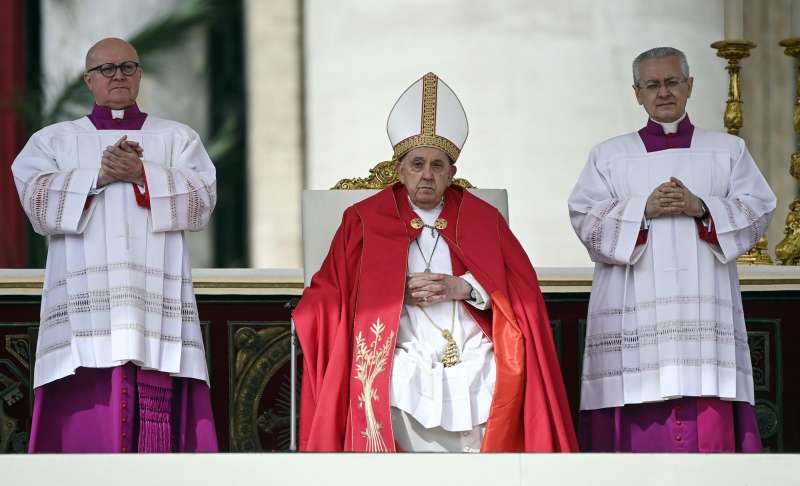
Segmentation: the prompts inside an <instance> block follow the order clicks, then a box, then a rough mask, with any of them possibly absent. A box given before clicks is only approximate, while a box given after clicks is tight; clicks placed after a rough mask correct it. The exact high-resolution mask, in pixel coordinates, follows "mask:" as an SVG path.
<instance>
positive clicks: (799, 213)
mask: <svg viewBox="0 0 800 486" xmlns="http://www.w3.org/2000/svg"><path fill="white" fill-rule="evenodd" d="M780 45H781V46H782V47H785V48H786V49H785V50H784V51H783V52H784V54H786V55H787V56H792V57H793V58H795V60H797V59H800V38H799V37H790V38H788V39H784V40H782V41H781V42H780ZM797 79H798V82H800V65H798V67H797ZM792 124H793V125H794V131H795V134H800V84H798V85H797V93H796V96H795V102H794V115H793V117H792ZM789 174H791V176H792V177H794V178H795V179H796V180H798V181H800V152H795V153H793V154H792V160H791V163H790V166H789ZM783 234H784V235H786V236H785V238H783V240H781V242H780V243H778V245H777V246H776V247H775V257H776V258H777V259H778V260H780V261H781V263H783V264H784V265H800V197H796V198H794V201H792V203H791V204H789V214H787V215H786V224H785V226H784V228H783Z"/></svg>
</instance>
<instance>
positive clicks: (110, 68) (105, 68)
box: [86, 61, 139, 78]
mask: <svg viewBox="0 0 800 486" xmlns="http://www.w3.org/2000/svg"><path fill="white" fill-rule="evenodd" d="M117 69H119V70H120V71H122V74H124V75H125V76H133V73H135V72H136V70H137V69H139V63H138V62H136V61H125V62H123V63H120V64H114V63H113V62H107V63H105V64H101V65H99V66H95V67H93V68H92V69H87V70H86V72H87V73H90V72H92V71H99V72H100V74H102V75H103V76H104V77H106V78H113V77H114V75H116V74H117Z"/></svg>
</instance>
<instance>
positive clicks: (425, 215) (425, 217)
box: [408, 196, 444, 224]
mask: <svg viewBox="0 0 800 486" xmlns="http://www.w3.org/2000/svg"><path fill="white" fill-rule="evenodd" d="M408 204H410V205H411V209H412V210H413V211H414V212H415V213H417V215H418V216H419V217H420V218H422V221H424V222H425V224H432V221H436V218H438V217H439V215H440V214H441V213H442V209H444V198H442V200H441V201H439V204H437V205H436V206H434V207H432V208H431V209H422V208H420V207H417V206H416V205H415V204H414V203H413V202H412V201H411V196H409V197H408Z"/></svg>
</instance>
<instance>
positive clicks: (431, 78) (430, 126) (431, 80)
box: [420, 73, 439, 136]
mask: <svg viewBox="0 0 800 486" xmlns="http://www.w3.org/2000/svg"><path fill="white" fill-rule="evenodd" d="M438 87H439V78H437V77H436V75H435V74H433V73H428V74H426V75H425V76H424V77H423V78H422V129H421V130H420V133H421V134H422V135H428V136H433V135H436V90H437V88H438Z"/></svg>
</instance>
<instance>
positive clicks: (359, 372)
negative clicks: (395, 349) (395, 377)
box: [356, 318, 394, 452]
mask: <svg viewBox="0 0 800 486" xmlns="http://www.w3.org/2000/svg"><path fill="white" fill-rule="evenodd" d="M385 329H386V325H385V324H383V323H382V322H381V320H380V318H378V320H377V321H375V322H374V323H373V324H372V326H370V331H372V334H374V335H375V339H373V340H372V342H371V343H370V344H367V342H366V340H365V339H364V335H363V334H362V333H361V331H359V332H358V336H356V379H357V380H358V381H360V382H361V386H362V390H361V394H360V395H359V396H358V407H359V408H363V409H364V416H365V419H366V422H367V427H366V428H365V429H364V431H363V432H361V435H363V436H364V437H365V438H366V439H367V448H366V451H367V452H388V451H389V449H388V448H387V447H386V443H385V442H384V440H383V435H381V429H382V428H383V424H381V423H380V422H379V421H378V419H377V418H375V411H374V410H373V408H372V402H373V401H378V392H377V391H376V390H375V388H374V387H373V386H372V384H373V383H374V382H375V378H377V377H378V375H379V374H381V373H382V372H383V370H384V369H385V368H386V361H387V359H388V358H389V353H390V352H391V350H392V343H393V340H394V332H390V333H389V335H388V336H387V337H386V340H385V341H384V342H383V344H381V334H383V331H384V330H385ZM387 398H388V397H387Z"/></svg>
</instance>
